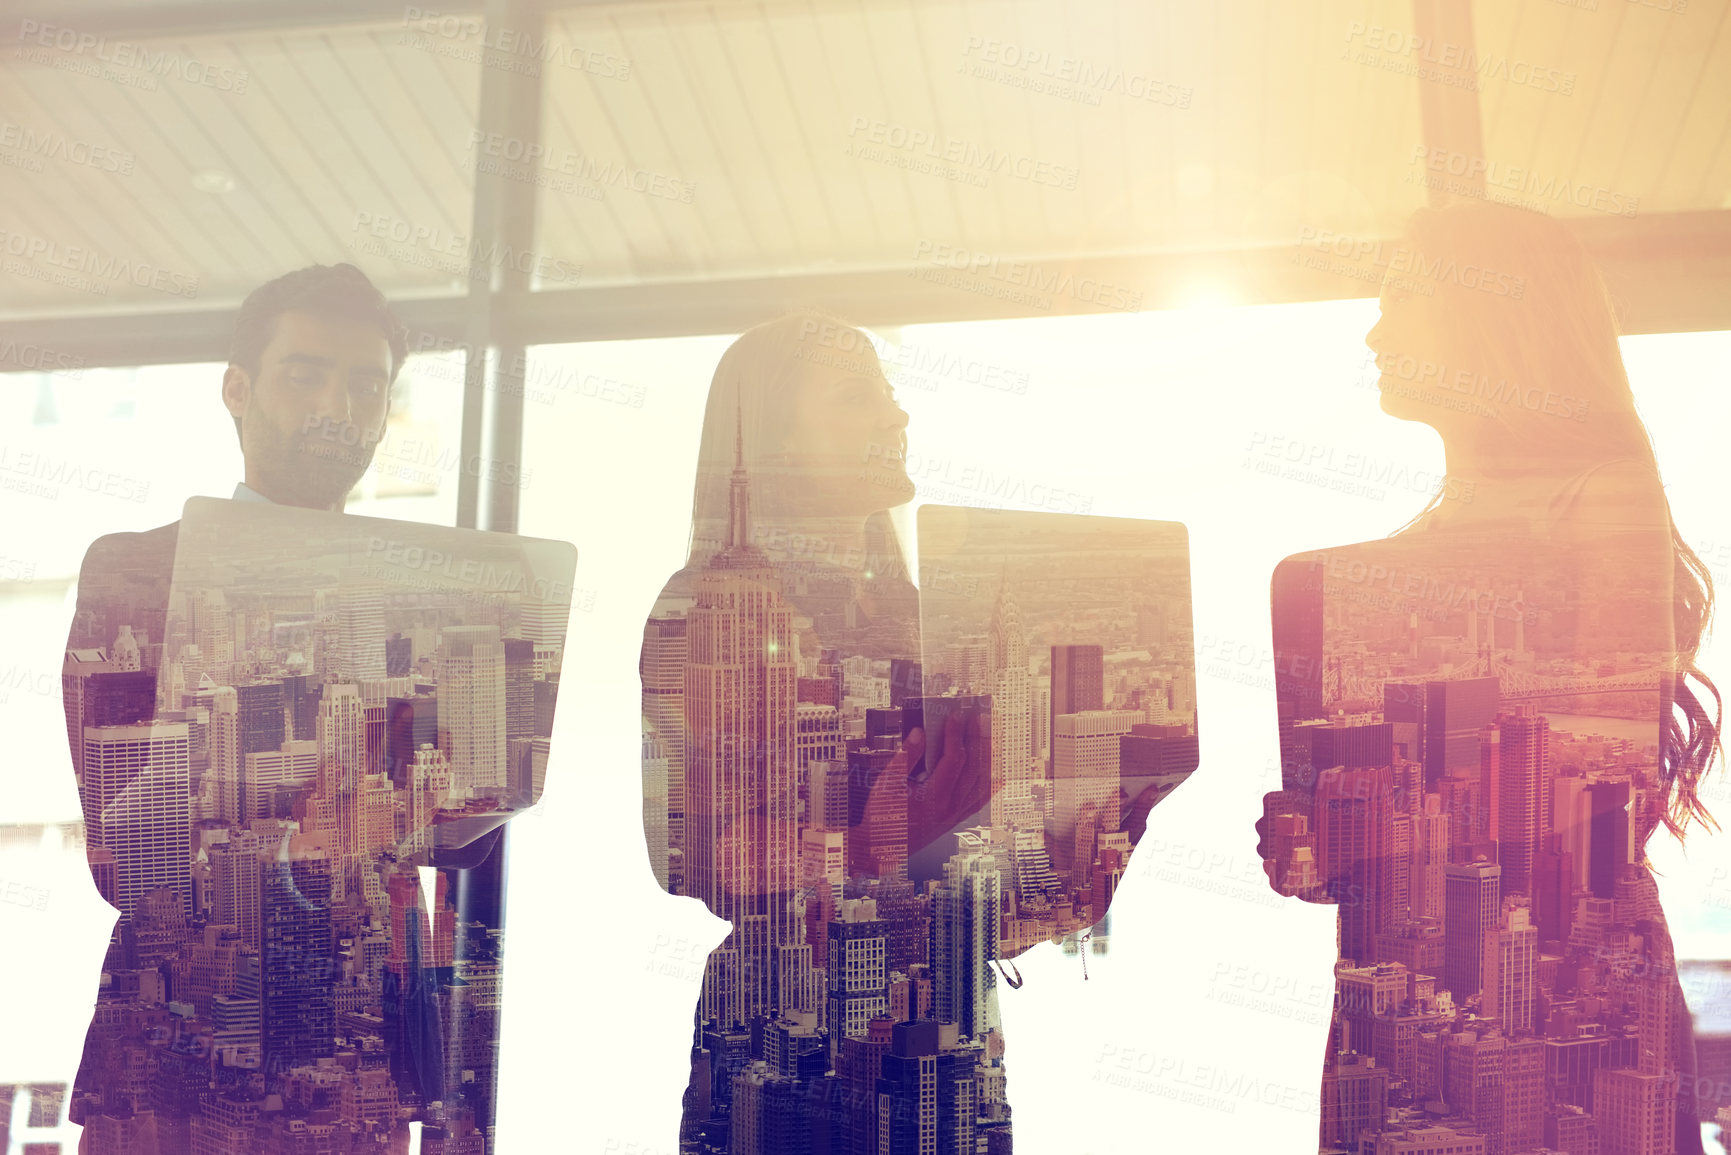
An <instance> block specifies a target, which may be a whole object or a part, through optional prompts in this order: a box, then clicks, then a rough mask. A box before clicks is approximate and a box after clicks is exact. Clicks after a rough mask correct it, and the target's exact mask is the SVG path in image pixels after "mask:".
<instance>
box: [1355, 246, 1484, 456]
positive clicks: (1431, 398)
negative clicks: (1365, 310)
mask: <svg viewBox="0 0 1731 1155" xmlns="http://www.w3.org/2000/svg"><path fill="white" fill-rule="evenodd" d="M1408 244H1409V245H1410V242H1408ZM1448 305H1449V298H1448V295H1447V293H1446V286H1442V285H1439V284H1438V282H1437V281H1436V280H1433V279H1428V278H1423V277H1414V276H1407V275H1394V274H1391V275H1390V276H1387V277H1385V278H1384V279H1383V283H1382V296H1381V307H1382V317H1381V318H1380V319H1379V320H1378V321H1377V323H1376V324H1375V325H1374V326H1372V327H1371V330H1370V332H1369V333H1367V334H1365V338H1364V343H1365V344H1366V345H1367V346H1369V348H1370V350H1371V352H1372V353H1374V354H1376V367H1377V380H1376V385H1377V389H1378V390H1380V391H1381V393H1382V411H1383V412H1384V413H1387V414H1388V415H1389V416H1390V417H1398V418H1400V419H1402V420H1404V421H1422V422H1424V423H1426V424H1427V425H1438V424H1440V423H1445V422H1447V421H1448V420H1449V419H1450V418H1451V417H1454V416H1457V415H1458V408H1457V406H1458V405H1459V394H1457V393H1456V391H1455V390H1454V388H1453V385H1452V383H1453V382H1454V381H1455V380H1456V379H1457V375H1458V374H1462V373H1468V374H1470V373H1472V372H1474V370H1473V367H1472V366H1471V365H1469V364H1467V363H1466V360H1467V359H1466V358H1465V357H1464V355H1463V354H1462V351H1461V350H1460V349H1459V348H1457V347H1456V346H1455V343H1454V342H1452V341H1450V340H1448V339H1447V337H1446V334H1447V332H1448V326H1447V324H1446V321H1447V312H1446V310H1447V308H1448Z"/></svg>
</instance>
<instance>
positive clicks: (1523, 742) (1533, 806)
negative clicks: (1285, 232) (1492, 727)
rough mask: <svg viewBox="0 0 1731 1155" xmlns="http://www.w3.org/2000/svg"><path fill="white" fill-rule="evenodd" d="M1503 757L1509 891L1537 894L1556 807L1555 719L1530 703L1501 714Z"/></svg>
mask: <svg viewBox="0 0 1731 1155" xmlns="http://www.w3.org/2000/svg"><path fill="white" fill-rule="evenodd" d="M1497 730H1498V731H1499V745H1500V748H1501V758H1500V767H1499V775H1500V782H1499V786H1498V794H1497V798H1496V800H1495V803H1494V804H1495V806H1496V811H1497V861H1498V862H1499V863H1500V864H1501V865H1502V868H1503V893H1504V894H1525V895H1528V896H1531V895H1532V893H1533V866H1534V863H1535V861H1536V859H1537V857H1538V853H1539V846H1540V844H1541V842H1542V840H1543V838H1544V836H1545V834H1546V833H1547V832H1548V828H1549V823H1548V822H1547V821H1546V819H1547V817H1548V815H1549V811H1550V809H1551V808H1550V805H1549V804H1550V797H1549V795H1550V792H1551V781H1550V780H1551V767H1550V758H1549V751H1550V731H1551V724H1550V721H1549V720H1548V719H1546V718H1544V717H1543V716H1541V715H1539V714H1538V713H1537V712H1535V711H1534V709H1533V707H1532V706H1530V705H1523V706H1521V707H1518V708H1517V711H1516V712H1514V713H1508V712H1505V713H1502V714H1499V715H1498V716H1497Z"/></svg>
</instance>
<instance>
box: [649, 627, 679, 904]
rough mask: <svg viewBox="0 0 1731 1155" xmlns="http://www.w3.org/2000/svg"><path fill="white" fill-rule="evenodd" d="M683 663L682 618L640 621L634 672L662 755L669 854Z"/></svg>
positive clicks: (674, 846) (673, 839) (675, 830)
mask: <svg viewBox="0 0 1731 1155" xmlns="http://www.w3.org/2000/svg"><path fill="white" fill-rule="evenodd" d="M685 659H686V633H685V619H684V618H682V617H678V618H676V617H652V618H650V619H649V621H648V622H646V623H644V626H643V653H642V657H641V658H640V659H639V662H638V671H637V672H638V675H639V677H640V678H641V679H642V681H643V720H644V722H645V723H646V724H647V725H648V726H649V728H650V730H651V731H652V732H653V733H654V735H655V737H656V738H658V739H660V741H661V744H662V749H663V750H664V751H665V752H666V754H667V848H668V850H669V851H675V850H681V849H682V848H683V847H684V845H685ZM670 881H671V880H670ZM681 884H683V879H681Z"/></svg>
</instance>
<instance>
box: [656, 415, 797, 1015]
mask: <svg viewBox="0 0 1731 1155" xmlns="http://www.w3.org/2000/svg"><path fill="white" fill-rule="evenodd" d="M737 441H738V437H737V436H736V442H737ZM735 454H736V456H735V464H734V469H733V475H732V478H731V483H730V488H729V493H728V524H727V531H726V534H725V537H724V542H723V546H722V548H721V549H720V550H719V551H718V552H717V553H716V554H715V555H714V556H713V557H711V558H710V559H709V560H708V561H707V562H706V563H705V564H704V567H703V570H702V572H701V573H700V574H699V575H698V580H697V602H696V604H695V605H694V606H693V607H692V608H691V610H690V612H689V614H688V615H687V618H686V628H687V639H688V643H689V647H690V648H689V651H688V657H687V660H686V665H685V692H684V698H685V716H686V724H687V731H686V735H685V743H686V746H685V790H686V800H687V801H686V811H685V869H686V887H687V893H689V894H690V895H691V896H692V897H694V898H698V899H701V900H702V901H703V902H704V903H705V904H707V905H708V907H709V909H710V910H711V911H712V912H713V913H714V914H716V915H717V916H718V917H721V918H724V919H726V920H728V921H729V922H731V923H732V924H733V929H732V930H731V931H730V932H729V934H728V937H727V939H726V940H725V941H724V942H723V943H722V946H721V948H720V950H721V951H731V952H735V954H736V957H737V960H738V961H737V980H736V981H735V982H734V983H732V984H728V986H729V989H728V990H727V992H726V994H725V997H722V998H721V999H720V1001H719V1002H717V1001H716V999H715V998H713V997H712V995H713V994H714V992H706V995H705V1001H706V1003H708V1004H709V1005H710V1008H711V1010H712V1011H713V1012H714V1013H716V1014H717V1016H718V1018H719V1019H720V1022H721V1025H723V1026H726V1025H731V1024H736V1023H746V1022H749V1021H750V1020H751V1019H752V1018H754V1017H756V1016H758V1015H764V1014H768V1013H770V1012H771V1011H772V1010H773V1009H775V1008H774V1007H773V1006H772V992H773V991H774V990H775V989H776V983H775V981H774V976H773V973H772V972H773V963H774V959H775V951H776V948H778V947H780V946H784V945H791V944H793V943H794V942H796V941H797V938H798V930H799V928H798V924H797V920H796V919H795V917H794V912H793V908H792V897H793V892H794V889H795V886H796V882H797V869H798V865H797V863H798V859H797V846H796V843H795V837H796V828H795V823H796V805H797V801H798V799H797V789H798V779H797V765H796V761H795V727H794V707H795V704H796V699H797V678H798V674H799V671H798V667H797V666H796V664H795V662H794V654H793V611H792V610H791V609H790V608H789V606H788V605H787V602H786V600H785V599H784V598H783V596H782V593H781V586H780V581H779V579H778V577H777V575H776V571H775V568H774V566H773V565H772V564H771V563H770V560H769V558H768V557H767V556H765V555H764V554H763V552H762V551H761V550H759V549H758V548H757V547H756V546H754V545H752V544H751V511H750V481H749V479H748V477H747V476H746V472H745V467H744V464H743V459H744V458H743V449H742V448H741V447H740V446H739V445H738V444H736V446H735ZM706 985H707V980H706Z"/></svg>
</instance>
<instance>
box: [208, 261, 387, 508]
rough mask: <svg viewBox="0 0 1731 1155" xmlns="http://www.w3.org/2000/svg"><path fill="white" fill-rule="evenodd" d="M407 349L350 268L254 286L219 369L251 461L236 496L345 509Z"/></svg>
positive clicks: (380, 431) (315, 270)
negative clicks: (225, 362)
mask: <svg viewBox="0 0 1731 1155" xmlns="http://www.w3.org/2000/svg"><path fill="white" fill-rule="evenodd" d="M405 347H406V342H405V339H404V332H403V327H402V326H401V325H400V324H398V322H397V319H396V318H395V317H394V316H393V315H392V314H391V310H390V306H389V305H387V304H386V302H385V298H384V295H383V294H382V293H380V292H379V291H378V289H376V288H375V287H374V286H373V283H372V282H371V281H369V280H368V279H367V276H366V274H365V273H363V272H361V271H360V270H359V269H357V268H355V267H354V266H353V265H312V266H310V267H308V268H305V269H298V270H296V271H295V272H292V273H288V274H286V275H284V276H281V277H278V278H277V279H276V280H274V281H271V282H270V283H268V284H265V285H261V286H260V287H258V288H257V289H254V290H253V291H252V293H250V294H249V295H248V296H247V299H246V301H245V302H244V303H242V305H241V307H240V316H239V317H238V318H236V320H235V326H234V342H233V344H232V345H231V346H230V347H229V356H228V369H227V370H226V371H224V373H223V375H222V400H223V404H224V405H226V406H228V411H229V412H230V413H231V414H233V415H234V428H235V432H236V433H237V434H239V436H240V448H241V453H242V454H243V455H244V457H245V458H246V480H245V481H244V482H242V484H241V485H240V487H239V488H238V489H237V490H236V492H235V495H234V496H235V498H236V499H237V500H257V499H259V498H263V499H264V500H267V501H274V502H277V503H279V504H282V505H299V506H305V507H307V508H311V509H330V510H340V509H341V508H342V502H343V498H344V497H345V496H347V494H348V492H349V490H351V489H353V488H354V485H355V482H357V481H359V480H360V478H361V475H362V474H363V473H365V472H366V469H367V466H368V465H369V464H371V462H372V458H373V450H374V449H375V448H376V447H377V445H378V442H379V439H380V438H382V437H383V436H384V429H385V418H386V416H387V415H388V414H389V412H390V389H391V383H392V382H393V381H395V380H396V377H397V372H398V371H399V370H400V369H401V368H402V366H403V355H404V350H405Z"/></svg>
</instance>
